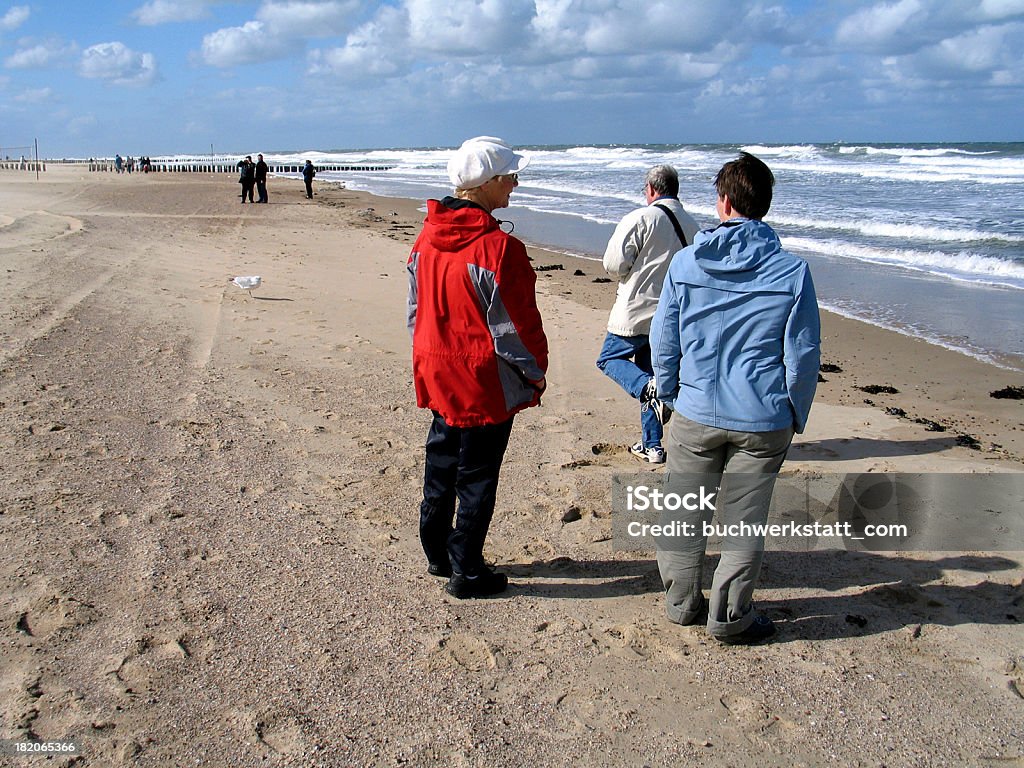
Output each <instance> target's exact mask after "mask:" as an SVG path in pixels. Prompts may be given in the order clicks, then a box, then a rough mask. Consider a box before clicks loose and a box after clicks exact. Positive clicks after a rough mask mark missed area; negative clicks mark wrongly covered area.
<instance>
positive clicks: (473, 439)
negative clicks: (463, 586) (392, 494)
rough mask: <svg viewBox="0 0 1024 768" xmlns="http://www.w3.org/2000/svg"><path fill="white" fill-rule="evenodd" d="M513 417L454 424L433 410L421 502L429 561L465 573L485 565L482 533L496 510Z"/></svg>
mask: <svg viewBox="0 0 1024 768" xmlns="http://www.w3.org/2000/svg"><path fill="white" fill-rule="evenodd" d="M513 419H514V417H513V418H510V419H509V420H508V421H505V422H503V423H501V424H493V425H487V426H483V427H452V426H449V425H448V424H447V423H446V422H445V420H444V419H443V418H442V417H441V415H440V414H438V413H434V421H433V422H432V423H431V425H430V431H429V432H428V433H427V446H426V461H425V462H424V467H425V468H424V473H423V503H422V504H421V505H420V543H421V544H422V545H423V551H424V552H425V553H426V555H427V560H428V561H430V562H431V563H439V564H440V563H444V562H445V561H446V560H447V561H449V562H451V566H452V570H453V571H454V572H455V573H461V574H463V575H465V576H475V575H477V574H478V573H480V571H482V570H483V569H484V568H485V565H484V539H486V538H487V530H488V528H490V525H491V518H492V517H493V516H494V503H495V498H496V496H497V492H498V474H499V472H500V471H501V462H502V460H503V459H504V458H505V449H506V448H507V447H508V439H509V436H510V435H511V433H512V422H513ZM456 499H457V500H458V502H459V509H458V517H456V515H455V502H456ZM453 522H454V525H453Z"/></svg>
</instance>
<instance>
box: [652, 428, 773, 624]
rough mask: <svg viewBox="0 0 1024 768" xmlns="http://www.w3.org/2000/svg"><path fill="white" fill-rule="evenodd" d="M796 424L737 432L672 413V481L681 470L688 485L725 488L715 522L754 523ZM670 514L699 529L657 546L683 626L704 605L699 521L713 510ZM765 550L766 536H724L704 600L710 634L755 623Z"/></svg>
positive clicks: (761, 518)
mask: <svg viewBox="0 0 1024 768" xmlns="http://www.w3.org/2000/svg"><path fill="white" fill-rule="evenodd" d="M792 440H793V430H792V428H786V429H780V430H776V431H774V432H734V431H732V430H727V429H718V428H716V427H709V426H706V425H704V424H698V423H697V422H695V421H690V420H689V419H687V418H686V417H684V416H682V415H680V414H678V413H677V414H675V415H674V417H673V419H672V421H671V422H669V429H668V434H667V440H666V442H665V450H666V451H667V453H668V461H667V465H666V469H667V471H668V476H667V477H666V481H667V483H668V484H669V485H670V487H671V484H672V483H673V475H676V476H677V477H679V478H680V479H681V481H682V482H685V483H691V484H692V483H693V482H694V478H696V477H698V476H701V477H705V480H702V481H701V482H706V483H710V484H712V485H717V484H718V482H719V479H720V481H721V487H720V490H719V492H718V495H717V499H716V503H715V510H714V512H713V514H714V518H715V521H716V523H724V524H734V523H741V522H745V523H748V524H752V525H756V524H763V523H765V522H766V521H767V519H768V508H769V504H770V503H771V498H772V490H773V489H774V487H775V479H776V477H777V476H778V472H779V469H780V468H781V467H782V462H783V461H784V460H785V458H786V452H787V451H788V450H789V445H790V443H791V442H792ZM671 514H672V518H673V519H674V520H678V521H680V522H683V523H689V524H690V525H691V526H694V527H693V528H691V530H694V531H695V532H696V533H695V535H693V536H689V537H686V538H685V539H683V540H679V541H675V542H673V543H672V544H670V545H667V546H664V547H663V546H661V545H659V549H658V569H659V571H660V572H661V580H662V583H663V584H664V585H665V600H666V611H667V613H668V617H669V619H671V620H672V621H674V622H676V623H679V624H693V623H694V622H695V621H696V620H697V618H698V617H699V616H700V614H701V613H702V612H703V610H704V607H705V601H704V595H703V593H702V592H701V578H702V576H703V570H704V553H705V549H706V548H707V537H705V536H703V535H701V533H702V531H703V528H702V521H704V520H708V521H710V520H711V514H712V513H709V512H706V511H705V512H702V511H701V510H699V509H698V510H693V511H686V510H679V511H677V512H673V513H671ZM763 556H764V537H763V536H743V535H737V536H726V537H723V539H722V554H721V558H720V560H719V563H718V567H717V568H716V569H715V575H714V579H713V581H712V584H711V593H710V596H709V600H708V603H707V609H708V620H707V627H708V632H709V633H710V634H711V635H713V636H715V637H727V636H729V635H735V634H738V633H740V632H743V631H744V630H745V629H747V627H749V626H750V624H751V623H752V622H753V621H754V616H755V614H754V604H753V599H752V598H753V594H754V587H755V586H756V585H757V579H758V576H759V575H760V573H761V562H762V559H763Z"/></svg>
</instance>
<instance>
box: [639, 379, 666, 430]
mask: <svg viewBox="0 0 1024 768" xmlns="http://www.w3.org/2000/svg"><path fill="white" fill-rule="evenodd" d="M648 409H650V410H652V411H654V416H655V418H657V419H658V423H659V424H663V425H664V424H668V420H669V419H671V418H672V409H671V408H669V407H668V406H667V405H666V404H665V403H664V402H662V401H661V400H659V399H658V385H657V382H656V381H655V379H654V377H653V376H652V377H651V380H650V381H648V382H647V383H646V384H645V385H644V389H643V391H642V392H641V393H640V410H641V411H646V410H648Z"/></svg>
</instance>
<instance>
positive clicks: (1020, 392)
mask: <svg viewBox="0 0 1024 768" xmlns="http://www.w3.org/2000/svg"><path fill="white" fill-rule="evenodd" d="M988 396H989V397H994V398H995V399H996V400H1024V387H1003V388H1002V389H997V390H996V391H995V392H989V393H988Z"/></svg>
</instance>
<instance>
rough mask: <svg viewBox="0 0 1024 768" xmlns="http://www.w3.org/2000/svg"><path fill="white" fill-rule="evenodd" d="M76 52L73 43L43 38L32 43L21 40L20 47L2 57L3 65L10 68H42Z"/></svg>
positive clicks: (68, 57)
mask: <svg viewBox="0 0 1024 768" xmlns="http://www.w3.org/2000/svg"><path fill="white" fill-rule="evenodd" d="M77 53H78V48H77V46H76V45H75V44H74V43H65V42H63V41H62V40H57V39H52V40H45V41H43V42H41V43H35V44H34V45H33V44H32V41H23V44H22V47H20V48H19V49H18V50H17V51H15V52H14V53H12V54H11V55H10V56H8V57H7V58H6V59H4V65H5V66H7V67H8V68H10V69H44V68H46V67H50V66H55V65H60V64H62V63H65V62H67V61H69V60H70V59H71V58H73V57H74V56H75V55H76V54H77Z"/></svg>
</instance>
